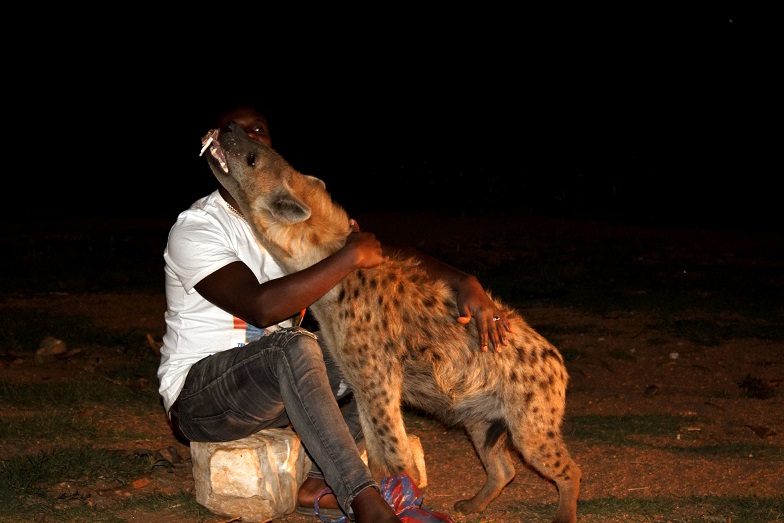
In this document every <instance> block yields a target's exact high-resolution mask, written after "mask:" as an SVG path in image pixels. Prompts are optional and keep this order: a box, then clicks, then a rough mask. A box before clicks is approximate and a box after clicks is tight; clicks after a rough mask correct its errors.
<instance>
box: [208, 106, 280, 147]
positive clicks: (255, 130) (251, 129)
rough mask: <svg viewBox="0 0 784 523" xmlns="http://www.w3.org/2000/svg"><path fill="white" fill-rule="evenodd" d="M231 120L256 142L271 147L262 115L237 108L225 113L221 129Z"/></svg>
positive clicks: (265, 120)
mask: <svg viewBox="0 0 784 523" xmlns="http://www.w3.org/2000/svg"><path fill="white" fill-rule="evenodd" d="M231 120H234V121H235V122H237V125H239V126H240V127H241V128H242V130H243V131H245V132H246V133H248V136H250V137H251V138H253V139H254V140H256V141H257V142H260V143H265V144H267V145H269V146H270V147H272V138H271V137H270V133H269V128H268V127H267V119H266V118H265V117H264V115H261V114H259V113H257V112H256V111H255V110H253V109H250V108H239V109H236V110H234V111H232V112H230V113H227V114H226V115H225V116H224V117H223V119H222V120H221V122H220V126H221V127H223V126H224V125H226V124H227V123H229V122H230V121H231Z"/></svg>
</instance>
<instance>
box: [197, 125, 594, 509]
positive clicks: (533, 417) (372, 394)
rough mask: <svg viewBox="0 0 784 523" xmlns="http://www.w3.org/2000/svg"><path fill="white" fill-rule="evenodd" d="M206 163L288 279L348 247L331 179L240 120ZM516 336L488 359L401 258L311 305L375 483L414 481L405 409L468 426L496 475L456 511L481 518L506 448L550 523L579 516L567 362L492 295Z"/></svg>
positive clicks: (446, 298) (471, 332)
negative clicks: (530, 478)
mask: <svg viewBox="0 0 784 523" xmlns="http://www.w3.org/2000/svg"><path fill="white" fill-rule="evenodd" d="M210 139H211V140H212V141H211V143H210V145H209V146H208V148H209V149H210V154H207V155H206V156H207V160H208V163H209V165H210V167H211V168H212V171H213V173H214V174H215V176H216V177H217V178H218V180H219V181H220V183H221V184H223V186H224V187H225V188H226V189H227V190H228V191H229V192H230V193H231V194H232V196H234V198H235V199H236V200H237V202H238V204H239V206H240V207H241V209H242V211H243V214H244V215H245V216H246V217H248V219H249V222H250V223H251V226H252V227H253V229H254V230H255V233H256V236H257V238H258V240H259V241H260V242H261V243H262V244H263V245H264V246H265V247H266V248H267V249H268V250H269V251H270V253H271V254H272V255H273V256H274V257H275V258H276V259H277V260H278V262H279V263H280V264H281V265H282V267H283V268H284V270H285V271H286V272H289V273H290V272H295V271H299V270H302V269H305V268H306V267H309V266H311V265H313V264H314V263H316V262H318V261H320V260H322V259H323V258H325V257H327V256H329V255H330V254H332V253H334V252H335V251H337V250H338V249H340V248H341V247H342V246H343V245H344V243H345V240H346V237H347V236H348V234H349V233H350V232H351V230H350V226H349V217H348V215H347V213H346V211H345V210H344V209H343V208H342V207H341V206H340V205H338V204H336V203H335V202H333V201H332V199H331V197H330V195H329V193H328V192H327V191H326V189H325V186H324V183H323V182H322V181H321V180H319V179H318V178H314V177H312V176H306V175H303V174H301V173H299V172H298V171H296V170H295V169H294V168H292V167H291V166H290V165H289V164H288V163H287V162H286V161H285V160H284V159H283V158H282V157H281V156H280V155H279V154H277V153H276V152H275V151H274V150H272V149H271V148H269V147H267V146H266V145H263V144H260V143H258V142H256V141H254V140H251V139H250V138H249V137H248V136H247V135H246V134H245V132H243V131H242V129H240V127H238V126H237V125H236V124H234V122H230V123H229V124H228V125H227V126H226V127H224V128H223V129H220V130H212V131H210V133H209V134H208V135H207V136H206V137H205V142H206V141H207V140H210ZM496 307H498V309H499V310H502V311H503V312H504V314H505V315H506V317H507V318H508V321H509V324H510V326H511V328H512V333H510V334H509V346H507V347H504V350H503V351H502V352H500V353H494V352H481V351H479V350H478V346H479V340H478V335H477V331H476V327H475V325H474V324H473V322H471V323H469V324H467V325H463V324H460V323H458V322H457V321H456V318H455V317H456V311H457V305H456V302H455V296H454V293H453V292H452V291H451V290H450V288H449V287H448V286H447V285H446V284H445V283H444V282H443V281H439V280H434V279H431V278H429V277H428V275H427V274H426V272H425V271H424V270H423V269H422V268H421V267H420V266H419V264H418V263H417V261H415V260H414V259H411V258H406V257H395V258H392V259H390V260H389V261H388V262H386V263H384V264H382V265H379V266H377V267H375V268H373V269H360V270H356V271H354V272H353V273H352V274H350V275H349V276H347V277H346V278H345V279H344V280H343V281H342V282H341V283H340V284H338V285H337V286H335V287H334V288H333V289H332V290H330V291H329V292H328V293H327V294H325V295H324V296H323V297H322V298H321V299H319V300H318V301H317V302H316V303H314V304H313V306H312V308H311V309H312V312H313V315H314V317H315V318H316V319H317V320H318V322H319V326H320V329H321V335H322V336H323V337H324V339H325V341H326V345H327V347H328V348H329V350H331V351H332V352H333V353H334V355H335V357H336V359H337V360H338V361H339V362H340V364H341V366H342V369H343V371H344V373H345V376H346V379H347V380H348V381H349V383H350V384H351V385H352V388H353V390H354V394H355V397H356V400H357V404H358V407H359V412H360V417H361V422H362V429H363V431H364V435H365V442H366V446H367V453H368V463H369V467H370V470H371V472H372V473H373V476H374V477H375V478H376V479H378V480H380V479H381V478H384V477H386V476H390V475H393V474H397V473H399V472H403V471H405V472H407V473H408V474H409V475H411V477H412V478H413V479H414V480H417V479H418V472H417V467H416V466H415V464H414V460H413V455H412V452H411V449H410V448H409V439H408V437H407V435H406V428H405V426H404V422H403V415H402V410H401V408H402V405H409V406H412V407H415V408H418V409H421V410H423V411H425V412H428V413H430V414H432V415H434V416H437V417H438V418H439V419H441V420H443V422H445V423H447V424H449V425H459V426H462V427H464V428H465V430H466V431H467V432H468V434H469V436H470V438H471V440H472V442H473V444H474V447H475V448H476V451H477V452H478V454H479V457H480V458H481V460H482V463H483V465H484V467H485V470H486V472H487V479H486V482H485V484H484V486H483V487H482V488H481V489H480V490H479V492H477V493H476V494H475V495H474V496H473V497H471V498H469V499H465V500H461V501H458V502H457V503H456V504H455V508H456V509H457V510H459V511H460V512H465V513H470V512H480V511H482V510H484V509H485V507H487V505H488V504H489V503H490V502H491V501H492V500H493V499H494V498H495V497H496V496H498V494H499V493H500V492H501V490H502V489H503V488H504V486H506V484H507V483H509V482H510V481H511V480H512V478H513V477H514V475H515V465H514V462H513V460H512V457H511V454H510V450H511V449H516V450H517V451H519V452H520V454H521V455H522V456H523V458H524V459H525V460H526V461H527V462H528V463H529V464H530V465H532V466H533V467H534V468H535V469H536V470H538V471H539V472H541V473H542V474H543V475H544V476H545V477H547V478H549V479H551V480H552V481H553V482H555V484H556V485H557V487H558V494H559V499H560V501H559V504H558V512H557V514H556V516H555V519H554V520H553V521H556V522H559V523H561V522H562V523H565V522H569V523H573V522H576V521H577V497H578V493H579V489H580V476H581V471H580V468H579V467H578V465H577V464H576V463H575V462H574V461H572V458H571V457H570V455H569V451H568V450H567V448H566V445H565V444H564V441H563V438H562V436H561V421H562V419H563V415H564V404H565V394H566V383H567V379H568V377H567V373H566V369H565V367H564V362H563V359H562V358H561V354H560V353H559V352H558V350H556V348H555V347H553V346H552V345H551V344H550V343H549V342H548V341H547V340H545V339H544V338H543V337H542V336H541V335H540V334H538V333H537V332H536V331H535V330H534V329H532V328H531V327H530V326H529V325H528V324H527V323H526V322H525V320H524V319H523V318H522V316H521V315H520V314H519V313H518V312H516V311H515V310H514V309H512V308H510V307H508V306H506V305H505V304H503V303H501V302H500V301H497V300H496Z"/></svg>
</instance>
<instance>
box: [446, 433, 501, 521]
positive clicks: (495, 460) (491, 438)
mask: <svg viewBox="0 0 784 523" xmlns="http://www.w3.org/2000/svg"><path fill="white" fill-rule="evenodd" d="M465 428H466V431H468V435H469V437H470V438H471V441H472V442H473V444H474V448H475V449H476V452H477V454H479V459H480V460H481V461H482V465H484V467H485V472H486V473H487V478H486V479H485V484H484V486H482V488H481V489H480V490H479V492H477V493H476V494H474V497H472V498H470V499H464V500H461V501H458V502H457V503H455V509H456V510H458V511H460V512H462V513H464V514H468V513H472V512H481V511H483V510H484V509H485V508H486V507H487V505H488V504H489V503H490V502H491V501H493V500H494V499H495V498H496V497H498V494H500V493H501V491H502V490H503V488H504V487H505V486H506V485H507V484H508V483H509V482H510V481H512V479H513V478H514V477H515V465H514V460H513V459H512V455H511V453H510V450H509V445H508V443H507V432H506V424H505V423H504V422H503V421H501V420H497V421H494V422H491V421H479V422H475V423H470V424H466V427H465Z"/></svg>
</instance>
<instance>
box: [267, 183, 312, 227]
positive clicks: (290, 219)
mask: <svg viewBox="0 0 784 523" xmlns="http://www.w3.org/2000/svg"><path fill="white" fill-rule="evenodd" d="M269 209H270V212H271V213H272V216H273V217H274V218H275V219H276V220H279V221H280V222H281V223H299V222H304V221H305V220H307V219H308V218H310V207H308V206H307V205H305V202H303V201H302V200H300V199H299V198H297V197H296V196H294V195H293V194H291V193H290V192H287V191H286V192H280V193H278V194H277V195H276V197H275V198H273V199H272V201H271V202H270V206H269Z"/></svg>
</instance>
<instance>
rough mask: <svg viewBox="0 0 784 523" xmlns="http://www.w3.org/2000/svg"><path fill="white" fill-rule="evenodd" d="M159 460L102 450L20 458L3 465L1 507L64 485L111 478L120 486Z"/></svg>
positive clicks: (66, 450) (64, 450) (84, 449)
mask: <svg viewBox="0 0 784 523" xmlns="http://www.w3.org/2000/svg"><path fill="white" fill-rule="evenodd" d="M155 463H156V460H155V459H154V458H153V457H151V456H150V455H149V454H146V453H129V452H120V451H114V450H107V449H101V448H90V447H80V448H57V449H54V450H52V451H49V452H40V453H38V454H37V455H35V456H17V457H15V458H12V459H10V460H7V461H0V470H2V476H3V479H4V481H3V482H2V486H0V501H1V502H2V503H0V505H3V504H5V503H6V502H10V500H11V499H13V498H14V497H17V496H31V495H36V496H45V489H46V488H47V487H51V486H52V485H56V484H57V483H60V482H61V481H65V480H69V481H74V482H75V483H80V484H81V483H87V482H93V481H96V480H98V479H103V478H112V479H113V480H114V481H116V482H119V484H121V485H122V484H125V483H126V482H128V481H130V480H132V479H134V478H137V477H139V476H141V475H143V474H145V473H146V472H148V471H150V470H151V469H152V467H153V466H155Z"/></svg>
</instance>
